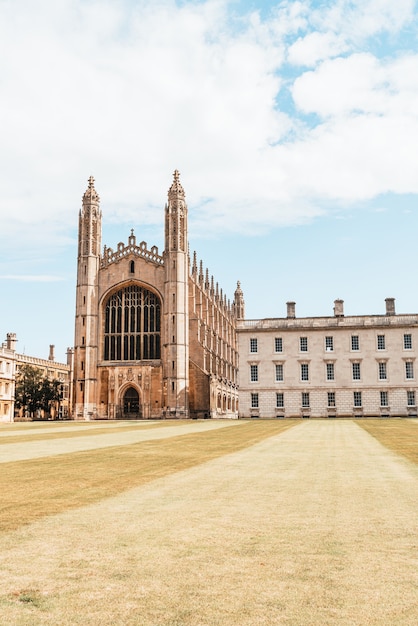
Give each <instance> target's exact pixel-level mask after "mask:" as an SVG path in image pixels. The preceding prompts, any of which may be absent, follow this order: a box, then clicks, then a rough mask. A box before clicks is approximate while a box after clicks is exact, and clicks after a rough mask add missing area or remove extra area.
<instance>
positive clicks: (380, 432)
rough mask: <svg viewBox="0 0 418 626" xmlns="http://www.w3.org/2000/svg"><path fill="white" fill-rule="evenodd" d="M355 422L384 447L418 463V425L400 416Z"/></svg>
mask: <svg viewBox="0 0 418 626" xmlns="http://www.w3.org/2000/svg"><path fill="white" fill-rule="evenodd" d="M357 424H358V425H359V426H361V427H362V428H364V430H366V431H367V432H368V433H369V435H372V437H374V438H375V439H377V440H378V441H379V442H380V443H381V444H382V445H384V446H385V447H386V448H389V450H392V451H393V452H396V454H401V455H402V456H404V457H405V458H407V459H408V461H412V463H415V464H416V465H418V426H417V425H416V424H414V423H412V422H411V421H410V420H405V419H400V418H399V419H384V420H382V419H379V420H377V419H367V420H359V421H358V422H357Z"/></svg>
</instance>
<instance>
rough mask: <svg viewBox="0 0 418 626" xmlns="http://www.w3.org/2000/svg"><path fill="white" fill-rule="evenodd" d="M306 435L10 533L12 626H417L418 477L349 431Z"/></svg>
mask: <svg viewBox="0 0 418 626" xmlns="http://www.w3.org/2000/svg"><path fill="white" fill-rule="evenodd" d="M298 424H299V425H298V426H296V427H295V428H290V429H289V430H287V431H286V432H283V433H281V434H280V435H279V436H276V437H267V438H265V439H263V440H262V441H260V442H259V443H258V444H256V445H253V446H249V447H245V448H243V449H241V450H240V451H237V452H235V453H233V454H226V455H224V456H222V457H219V458H214V459H212V460H210V461H209V462H206V463H201V464H199V465H194V466H191V467H190V468H189V469H187V468H186V469H185V470H184V471H179V472H175V473H171V474H170V475H165V476H164V477H162V478H161V479H157V480H153V481H150V482H148V483H147V484H144V485H142V486H140V487H136V488H133V489H131V490H129V491H123V492H120V493H118V494H117V495H116V496H114V497H111V498H105V499H101V500H100V501H99V502H95V503H94V504H91V505H88V506H83V507H81V508H78V509H76V510H67V511H65V512H63V513H60V514H59V515H51V516H49V517H46V518H43V519H40V520H38V521H37V522H35V523H32V524H30V525H29V526H24V527H21V528H19V529H17V530H16V531H13V532H9V533H2V534H1V535H0V624H2V625H3V624H5V625H7V626H416V624H417V623H418V572H417V568H416V557H417V552H416V537H417V536H418V518H417V515H416V511H417V508H418V468H416V467H415V466H414V465H412V464H411V463H408V462H406V461H405V460H404V459H403V458H400V457H398V456H397V455H395V454H392V453H391V452H389V451H387V450H386V449H385V448H384V447H383V446H381V445H380V444H379V443H378V442H377V441H376V440H375V439H374V438H373V437H371V436H369V435H368V434H367V433H366V432H365V430H363V429H362V428H360V427H358V426H357V424H356V423H353V422H351V421H349V420H344V421H337V420H323V421H319V420H318V421H309V420H305V421H303V422H301V421H300V422H298ZM247 426H248V427H250V428H249V430H248V431H247V430H246V429H247ZM273 427H274V425H273V424H272V423H262V422H258V423H252V424H248V425H243V426H240V427H238V428H231V429H224V430H223V436H225V435H227V434H232V431H234V436H238V434H239V433H238V431H240V430H241V428H243V433H244V432H247V435H248V436H249V437H250V436H252V434H253V429H254V430H255V431H256V430H257V429H258V428H260V429H261V430H264V429H266V430H267V429H269V430H270V429H272V428H273ZM228 430H230V431H231V432H230V433H228ZM270 432H272V430H271V431H270ZM208 434H209V433H208ZM219 434H221V433H219ZM212 435H214V433H210V436H209V437H208V439H207V440H208V441H209V440H210V439H213V437H212ZM180 439H181V440H182V441H183V442H185V443H187V445H190V446H192V447H193V437H184V438H179V443H181V441H180ZM196 441H197V440H196ZM167 443H168V442H167ZM213 444H214V442H213ZM137 449H138V450H139V451H140V450H141V449H142V447H141V446H138V447H137Z"/></svg>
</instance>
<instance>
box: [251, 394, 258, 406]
mask: <svg viewBox="0 0 418 626" xmlns="http://www.w3.org/2000/svg"><path fill="white" fill-rule="evenodd" d="M251 408H252V409H258V393H252V394H251Z"/></svg>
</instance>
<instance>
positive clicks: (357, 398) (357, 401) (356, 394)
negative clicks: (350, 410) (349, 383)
mask: <svg viewBox="0 0 418 626" xmlns="http://www.w3.org/2000/svg"><path fill="white" fill-rule="evenodd" d="M354 406H362V404H361V391H355V392H354Z"/></svg>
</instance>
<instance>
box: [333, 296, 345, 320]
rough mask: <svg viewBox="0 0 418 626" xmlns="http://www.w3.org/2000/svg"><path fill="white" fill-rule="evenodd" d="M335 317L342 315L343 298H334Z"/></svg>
mask: <svg viewBox="0 0 418 626" xmlns="http://www.w3.org/2000/svg"><path fill="white" fill-rule="evenodd" d="M334 315H335V317H344V300H334Z"/></svg>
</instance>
